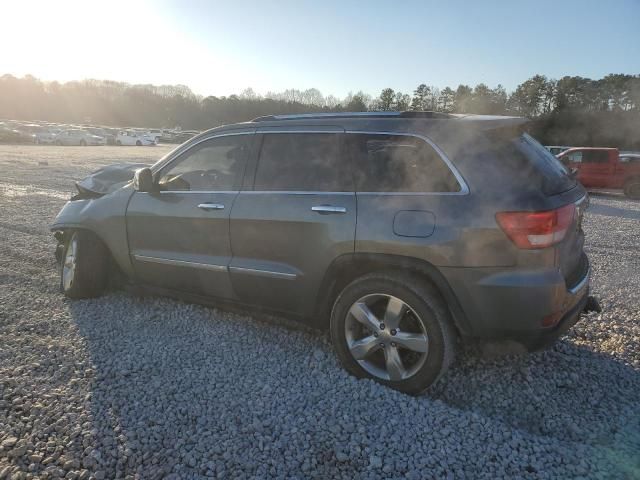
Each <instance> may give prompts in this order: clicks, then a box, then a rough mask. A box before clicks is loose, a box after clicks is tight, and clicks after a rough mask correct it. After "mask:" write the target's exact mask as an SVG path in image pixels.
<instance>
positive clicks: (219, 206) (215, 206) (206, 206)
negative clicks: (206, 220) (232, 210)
mask: <svg viewBox="0 0 640 480" xmlns="http://www.w3.org/2000/svg"><path fill="white" fill-rule="evenodd" d="M198 208H201V209H202V210H224V205H223V204H221V203H201V204H200V205H198Z"/></svg>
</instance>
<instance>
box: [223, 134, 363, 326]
mask: <svg viewBox="0 0 640 480" xmlns="http://www.w3.org/2000/svg"><path fill="white" fill-rule="evenodd" d="M342 132H343V129H342V128H339V127H336V128H323V129H313V130H311V129H305V128H301V127H297V128H286V129H275V128H271V129H269V128H263V129H260V130H259V131H258V134H257V136H256V144H257V145H259V149H258V153H257V155H256V158H255V159H254V161H255V165H254V166H253V168H252V171H253V172H254V174H253V177H254V181H252V182H250V186H249V187H248V188H247V189H246V190H243V191H241V192H240V194H239V195H238V197H237V199H236V201H235V203H234V206H233V210H232V212H231V244H232V249H233V259H232V261H231V264H230V265H229V274H230V277H231V281H232V284H233V288H234V291H235V293H236V295H237V296H238V298H239V299H241V300H242V301H244V302H246V303H250V304H256V305H261V306H266V307H270V308H274V309H277V310H281V311H287V312H292V313H296V314H300V315H307V314H309V313H311V312H312V310H313V308H314V304H315V300H316V294H317V292H318V289H319V287H320V284H321V282H322V279H323V276H324V274H325V272H326V271H327V268H328V267H329V265H331V263H332V262H333V260H334V259H335V258H337V257H338V256H340V255H342V254H347V253H352V252H353V248H354V235H355V224H356V202H355V194H354V191H353V185H352V177H351V172H350V169H349V164H348V162H347V161H345V160H344V158H343V156H342V152H341V143H342V136H343V135H342Z"/></svg>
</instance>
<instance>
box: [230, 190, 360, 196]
mask: <svg viewBox="0 0 640 480" xmlns="http://www.w3.org/2000/svg"><path fill="white" fill-rule="evenodd" d="M240 193H241V194H244V193H249V194H265V193H273V194H280V195H282V194H288V195H351V196H353V195H355V192H326V191H319V190H313V191H312V190H241V191H240Z"/></svg>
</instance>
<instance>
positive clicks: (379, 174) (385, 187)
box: [347, 134, 460, 192]
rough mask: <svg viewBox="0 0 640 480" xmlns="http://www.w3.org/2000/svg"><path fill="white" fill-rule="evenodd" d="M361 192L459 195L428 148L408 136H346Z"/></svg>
mask: <svg viewBox="0 0 640 480" xmlns="http://www.w3.org/2000/svg"><path fill="white" fill-rule="evenodd" d="M347 149H348V151H349V152H350V155H351V158H352V159H353V168H354V177H355V182H356V189H357V191H360V192H459V191H460V184H459V183H458V181H457V180H456V178H455V176H454V175H453V172H452V171H451V169H450V168H449V167H448V166H447V164H446V163H445V162H444V161H443V160H442V158H441V157H440V155H438V153H437V152H436V151H435V150H434V149H433V147H432V146H431V145H429V144H428V143H427V142H425V141H424V140H422V139H421V138H417V137H413V136H409V135H386V134H385V135H377V134H349V135H347Z"/></svg>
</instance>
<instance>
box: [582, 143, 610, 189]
mask: <svg viewBox="0 0 640 480" xmlns="http://www.w3.org/2000/svg"><path fill="white" fill-rule="evenodd" d="M613 168H614V165H613V164H612V163H611V162H610V161H609V152H608V151H607V150H583V151H582V168H581V169H580V174H579V176H578V179H579V180H580V182H582V184H583V185H584V186H585V187H592V188H605V187H609V186H610V182H611V180H612V175H613Z"/></svg>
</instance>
